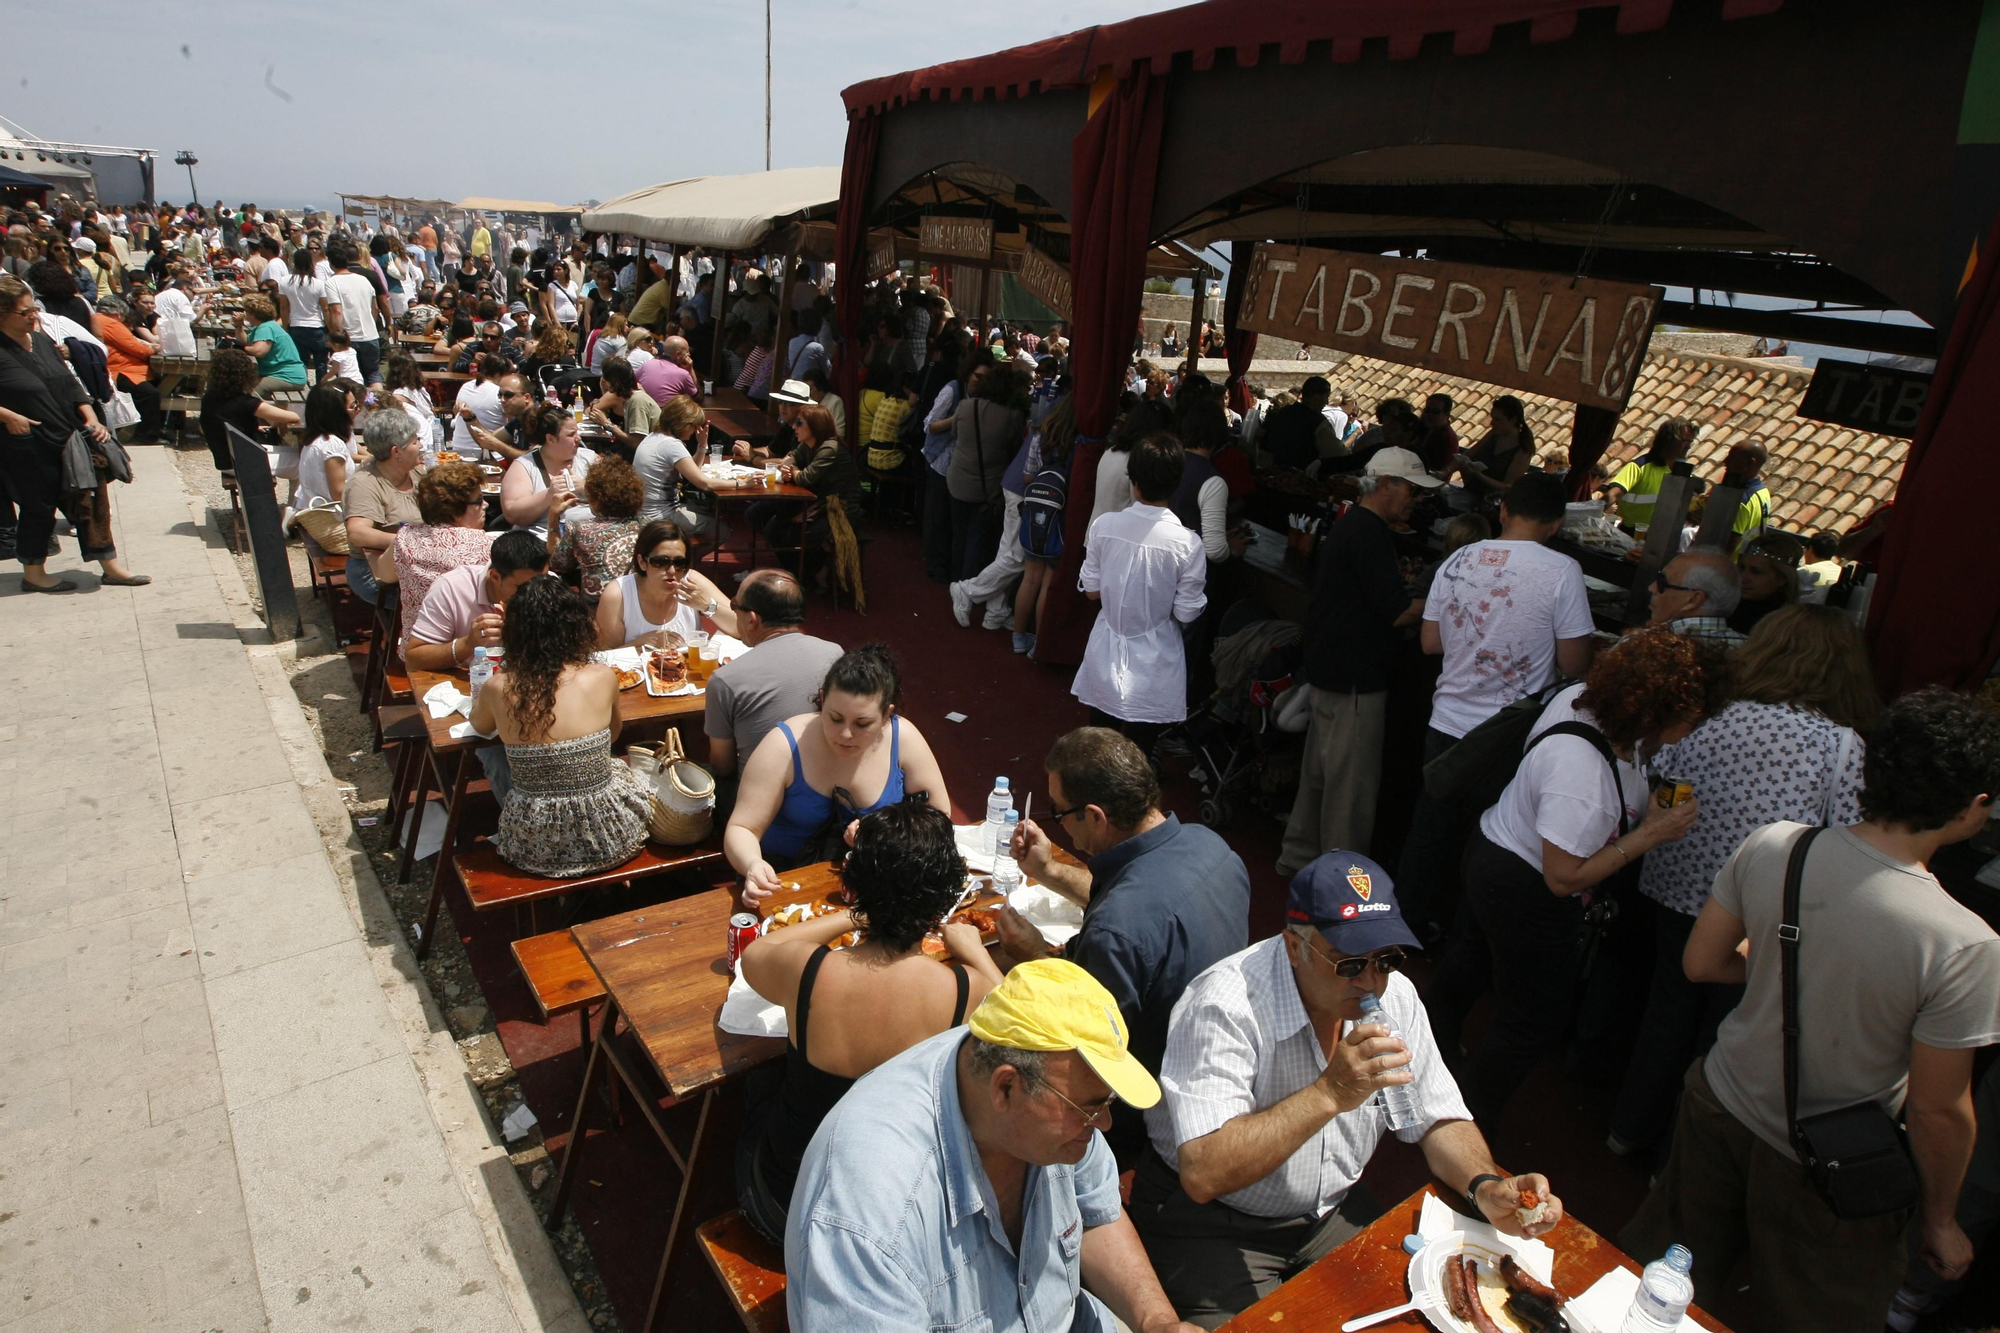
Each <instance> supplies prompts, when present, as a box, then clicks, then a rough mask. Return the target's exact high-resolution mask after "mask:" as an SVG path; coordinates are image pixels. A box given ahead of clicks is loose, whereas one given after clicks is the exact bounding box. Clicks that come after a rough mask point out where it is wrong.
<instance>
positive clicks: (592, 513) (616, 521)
mask: <svg viewBox="0 0 2000 1333" xmlns="http://www.w3.org/2000/svg"><path fill="white" fill-rule="evenodd" d="M645 500H646V485H645V483H644V482H642V481H640V480H639V474H638V473H636V472H634V471H633V470H632V465H631V464H630V463H627V462H626V461H625V460H624V459H622V458H620V457H619V456H618V455H616V454H606V455H605V456H604V457H602V458H600V459H598V460H597V466H596V467H593V468H592V469H590V471H589V472H587V473H586V474H584V478H583V494H582V495H581V496H579V495H577V494H576V492H574V491H564V492H562V493H561V494H559V495H557V496H556V497H555V499H553V500H551V501H549V572H550V573H552V574H568V573H572V572H574V573H576V574H577V575H578V583H579V584H580V586H581V587H582V588H583V595H584V599H585V600H586V601H588V602H590V603H591V604H592V605H593V606H594V605H596V603H597V595H598V594H599V593H600V592H603V591H604V588H605V585H606V584H609V583H610V582H612V581H613V580H614V579H616V578H618V576H619V575H621V574H623V573H624V572H625V571H626V570H627V569H628V568H630V566H631V564H632V547H633V546H634V544H635V543H637V542H638V540H639V507H640V506H641V505H642V504H644V503H645ZM579 501H581V502H582V503H584V504H587V505H588V506H589V508H588V509H587V510H586V511H585V512H586V513H588V514H589V517H587V518H585V519H583V520H582V521H581V522H576V523H565V522H563V521H562V516H563V514H564V513H565V512H567V511H568V510H569V509H571V508H573V507H574V506H575V505H576V504H577V503H578V502H579Z"/></svg>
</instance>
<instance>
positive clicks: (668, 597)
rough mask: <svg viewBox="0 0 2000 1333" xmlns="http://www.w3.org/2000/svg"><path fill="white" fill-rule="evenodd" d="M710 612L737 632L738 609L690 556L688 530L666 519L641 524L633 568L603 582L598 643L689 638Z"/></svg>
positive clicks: (727, 629)
mask: <svg viewBox="0 0 2000 1333" xmlns="http://www.w3.org/2000/svg"><path fill="white" fill-rule="evenodd" d="M702 616H706V617H708V619H709V620H710V621H711V622H713V623H714V625H715V627H716V628H717V629H719V630H721V631H722V632H723V633H724V634H728V635H734V634H735V633H736V612H735V610H734V609H732V608H731V606H730V605H729V599H728V598H726V597H724V596H723V595H722V592H721V590H720V589H719V588H717V587H716V586H715V585H714V584H713V583H711V582H709V581H708V578H707V576H706V575H703V574H698V573H696V572H695V569H694V561H693V559H692V558H691V557H690V556H689V555H688V540H687V534H686V533H684V532H682V531H681V530H680V528H679V527H678V526H677V525H675V524H673V523H669V522H667V521H666V520H664V519H656V520H654V521H653V522H651V523H648V524H647V525H646V526H645V527H643V528H641V529H639V536H638V539H637V540H636V541H635V542H634V543H633V546H632V572H631V573H629V574H625V575H623V576H621V577H619V578H618V579H616V580H614V581H613V582H611V583H609V584H607V585H605V588H604V591H603V592H602V593H601V594H600V595H599V597H598V602H597V646H598V647H599V648H621V647H624V646H625V645H627V644H638V645H639V646H641V647H654V646H657V645H659V644H661V643H664V642H665V641H666V637H667V635H668V634H670V633H671V634H678V635H680V636H681V639H682V640H683V641H685V640H686V639H687V637H688V635H690V634H693V633H694V632H695V631H696V630H698V629H700V628H701V617H702Z"/></svg>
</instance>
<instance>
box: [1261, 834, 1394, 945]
mask: <svg viewBox="0 0 2000 1333" xmlns="http://www.w3.org/2000/svg"><path fill="white" fill-rule="evenodd" d="M1285 919H1286V920H1288V921H1294V922H1297V923H1299V924H1301V925H1310V926H1315V927H1317V928H1318V929H1319V932H1320V934H1321V935H1322V936H1324V937H1325V938H1326V941H1327V943H1329V944H1330V945H1332V946H1333V947H1334V948H1335V949H1337V950H1339V951H1340V953H1341V955H1342V956H1343V957H1358V956H1359V955H1361V954H1365V953H1370V952H1372V951H1374V950H1376V949H1383V948H1387V947H1388V946H1390V945H1392V944H1393V945H1401V946H1403V947H1404V948H1409V949H1415V948H1421V947H1422V946H1421V945H1420V944H1419V943H1418V940H1417V937H1416V936H1415V935H1414V934H1412V933H1411V931H1410V928H1409V927H1408V926H1406V925H1404V924H1403V912H1402V908H1401V907H1399V906H1398V905H1397V903H1396V882H1395V881H1394V880H1393V879H1391V878H1390V877H1389V874H1388V872H1387V871H1385V870H1383V869H1382V867H1381V866H1379V865H1377V864H1375V862H1373V861H1371V860H1369V859H1368V858H1367V857H1365V856H1359V855H1357V854H1355V853H1353V852H1346V851H1331V852H1328V853H1327V854H1326V855H1324V856H1322V857H1319V858H1318V859H1317V860H1315V861H1313V863H1312V864H1310V865H1308V866H1307V867H1306V868H1305V869H1304V870H1301V871H1300V872H1299V873H1298V874H1296V875H1294V876H1293V877H1292V891H1291V895H1290V898H1289V901H1287V903H1286V904H1285Z"/></svg>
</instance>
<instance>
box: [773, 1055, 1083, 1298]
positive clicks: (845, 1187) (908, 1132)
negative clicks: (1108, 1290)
mask: <svg viewBox="0 0 2000 1333" xmlns="http://www.w3.org/2000/svg"><path fill="white" fill-rule="evenodd" d="M965 1038H966V1029H964V1028H962V1027H959V1028H953V1029H952V1030H951V1031H949V1032H945V1033H941V1034H939V1035H938V1036H935V1037H932V1038H930V1039H929V1040H928V1041H923V1042H919V1043H918V1044H917V1045H915V1046H912V1047H911V1048H910V1049H909V1050H907V1051H905V1052H903V1053H902V1054H901V1055H899V1056H897V1057H896V1058H895V1059H893V1060H891V1061H889V1062H888V1063H887V1064H884V1065H881V1066H879V1067H877V1068H876V1069H874V1070H873V1071H871V1072H870V1073H868V1074H867V1075H865V1076H863V1077H862V1079H861V1080H860V1081H859V1082H858V1083H856V1084H855V1085H854V1086H853V1087H852V1088H851V1089H849V1090H848V1093H847V1095H846V1096H845V1097H842V1098H841V1099H840V1103H839V1104H838V1105H837V1106H835V1107H834V1109H833V1112H832V1114H830V1115H828V1116H827V1118H826V1119H825V1120H824V1121H822V1122H821V1123H820V1127H819V1132H818V1133H816V1134H814V1135H813V1141H812V1146H811V1147H810V1148H808V1149H807V1151H806V1157H805V1162H804V1163H803V1165H802V1166H801V1167H800V1169H799V1180H798V1185H797V1187H796V1188H795V1189H794V1190H793V1192H792V1206H791V1215H790V1221H789V1223H788V1225H787V1226H786V1229H785V1271H786V1273H787V1274H788V1275H789V1280H788V1281H787V1284H786V1288H785V1306H786V1310H787V1312H788V1314H789V1315H790V1318H791V1326H792V1327H793V1328H798V1329H837V1330H839V1331H840V1333H877V1331H880V1333H887V1330H891V1329H894V1330H944V1329H949V1330H964V1331H965V1333H973V1331H974V1330H977V1331H978V1333H1007V1331H1010V1330H1021V1331H1022V1333H1061V1330H1065V1329H1074V1330H1078V1333H1111V1330H1113V1329H1114V1328H1115V1327H1116V1324H1115V1323H1114V1321H1113V1320H1112V1318H1111V1313H1110V1311H1109V1310H1107V1309H1105V1307H1104V1306H1103V1305H1102V1304H1101V1303H1100V1302H1099V1301H1098V1300H1097V1298H1096V1297H1094V1296H1092V1295H1090V1294H1089V1293H1088V1292H1085V1291H1083V1290H1082V1288H1081V1285H1080V1283H1081V1272H1082V1255H1083V1233H1084V1230H1085V1229H1086V1228H1088V1227H1097V1226H1104V1225H1106V1224H1107V1223H1110V1222H1115V1221H1117V1220H1118V1217H1119V1215H1120V1211H1121V1210H1120V1206H1119V1201H1118V1175H1117V1168H1116V1167H1115V1166H1114V1165H1113V1164H1112V1160H1111V1152H1110V1149H1108V1148H1107V1147H1106V1146H1105V1143H1104V1136H1103V1135H1102V1134H1095V1133H1094V1134H1092V1136H1091V1144H1090V1150H1089V1151H1088V1152H1087V1153H1085V1154H1084V1158H1083V1160H1082V1161H1081V1162H1079V1163H1078V1164H1077V1165H1075V1166H1047V1167H1029V1168H1028V1176H1027V1182H1026V1186H1025V1195H1024V1198H1025V1205H1024V1207H1023V1209H1022V1216H1021V1251H1020V1255H1019V1256H1018V1257H1017V1256H1016V1254H1015V1252H1014V1249H1013V1247H1012V1246H1011V1245H1010V1244H1009V1243H1008V1240H1007V1232H1006V1229H1005V1228H1004V1227H1003V1226H1002V1225H1001V1222H1000V1208H999V1202H998V1199H997V1197H996V1196H995V1194H994V1192H993V1185H992V1183H991V1182H990V1181H989V1180H988V1179H987V1178H986V1171H985V1169H984V1167H982V1166H981V1164H980V1160H979V1153H978V1150H977V1149H976V1148H975V1147H974V1146H973V1142H972V1134H971V1131H970V1130H969V1129H968V1128H967V1126H966V1123H965V1115H964V1113H963V1112H962V1111H961V1110H960V1109H959V1101H958V1058H957V1057H958V1050H959V1047H960V1045H961V1044H963V1042H964V1041H965Z"/></svg>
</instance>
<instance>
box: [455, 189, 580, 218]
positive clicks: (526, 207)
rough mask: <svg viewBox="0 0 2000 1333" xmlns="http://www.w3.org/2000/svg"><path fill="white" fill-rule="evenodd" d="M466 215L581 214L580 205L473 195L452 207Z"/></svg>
mask: <svg viewBox="0 0 2000 1333" xmlns="http://www.w3.org/2000/svg"><path fill="white" fill-rule="evenodd" d="M452 207H453V208H456V209H461V210H463V211H465V212H467V213H555V214H558V215H560V214H564V213H581V212H583V205H582V204H552V203H549V202H547V201H546V200H540V199H490V198H488V197H487V196H485V195H483V194H475V195H472V196H470V197H468V198H465V199H461V200H459V201H458V202H457V203H455V204H453V205H452Z"/></svg>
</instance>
